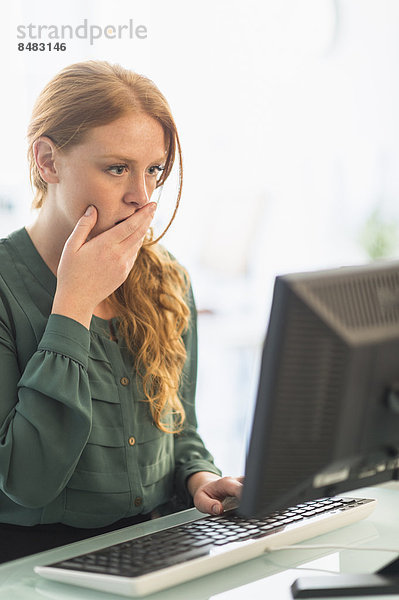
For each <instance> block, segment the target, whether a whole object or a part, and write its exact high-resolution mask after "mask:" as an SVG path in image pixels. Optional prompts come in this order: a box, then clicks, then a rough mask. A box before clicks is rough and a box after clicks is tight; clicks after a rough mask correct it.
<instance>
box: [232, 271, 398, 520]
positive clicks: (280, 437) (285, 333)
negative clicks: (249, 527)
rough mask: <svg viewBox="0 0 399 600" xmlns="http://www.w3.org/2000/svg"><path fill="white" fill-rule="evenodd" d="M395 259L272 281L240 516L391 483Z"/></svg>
mask: <svg viewBox="0 0 399 600" xmlns="http://www.w3.org/2000/svg"><path fill="white" fill-rule="evenodd" d="M398 467H399V262H381V263H380V262H376V263H371V264H369V265H363V266H360V267H345V268H340V269H330V270H326V271H318V272H313V273H301V274H293V275H286V276H281V277H277V278H276V281H275V287H274V295H273V302H272V309H271V315H270V321H269V326H268V332H267V336H266V340H265V343H264V348H263V354H262V363H261V371H260V380H259V386H258V395H257V401H256V407H255V411H254V419H253V426H252V434H251V440H250V444H249V450H248V454H247V460H246V469H245V486H244V489H243V496H242V500H241V502H240V508H239V510H240V512H241V513H242V514H243V515H244V516H262V515H267V514H268V513H270V512H272V511H274V510H280V509H283V508H286V507H289V506H293V505H295V504H298V503H301V502H305V501H308V500H313V499H316V498H320V497H324V496H332V495H335V494H338V493H342V492H345V491H348V490H352V489H357V488H360V487H364V486H369V485H375V484H377V483H380V482H383V481H387V480H390V479H397V478H398Z"/></svg>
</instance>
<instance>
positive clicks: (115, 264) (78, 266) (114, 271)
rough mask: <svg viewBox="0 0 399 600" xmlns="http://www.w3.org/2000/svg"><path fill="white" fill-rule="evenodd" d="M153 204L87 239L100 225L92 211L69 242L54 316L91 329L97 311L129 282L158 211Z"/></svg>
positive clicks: (59, 274) (61, 266)
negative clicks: (59, 316) (146, 235)
mask: <svg viewBox="0 0 399 600" xmlns="http://www.w3.org/2000/svg"><path fill="white" fill-rule="evenodd" d="M156 206H157V205H156V204H155V202H149V203H148V204H146V205H145V206H143V207H142V208H140V209H139V210H137V211H136V212H135V213H134V214H133V215H131V216H130V217H128V218H127V219H126V220H125V221H123V222H122V223H119V224H118V225H115V226H114V227H111V229H108V230H107V231H104V232H103V233H100V234H99V235H97V236H96V237H94V238H92V239H91V240H89V241H86V240H87V237H88V235H89V233H90V231H91V230H92V229H93V227H94V226H95V224H96V221H97V209H96V208H95V207H94V206H91V207H88V209H87V211H86V213H85V214H84V215H83V216H82V217H81V218H80V219H79V221H78V222H77V224H76V226H75V228H74V230H73V231H72V233H71V235H70V236H69V238H68V239H67V241H66V242H65V246H64V249H63V251H62V255H61V259H60V262H59V265H58V269H57V289H56V293H55V296H54V302H53V307H52V311H51V312H52V313H56V314H61V315H65V316H67V317H70V318H72V319H75V320H76V321H78V322H80V323H81V324H82V325H84V326H85V327H87V329H89V327H90V321H91V317H92V315H93V311H94V309H95V308H96V306H97V305H98V304H100V302H102V301H103V300H105V298H107V297H108V296H109V295H110V294H112V292H114V291H115V290H116V289H117V288H118V287H119V286H120V285H122V283H123V282H124V281H125V280H126V278H127V276H128V275H129V273H130V271H131V270H132V268H133V265H134V262H135V260H136V257H137V253H138V251H139V249H140V247H141V245H142V243H143V240H144V237H145V234H146V232H147V230H148V228H149V226H150V223H151V221H152V218H153V216H154V213H155V210H156Z"/></svg>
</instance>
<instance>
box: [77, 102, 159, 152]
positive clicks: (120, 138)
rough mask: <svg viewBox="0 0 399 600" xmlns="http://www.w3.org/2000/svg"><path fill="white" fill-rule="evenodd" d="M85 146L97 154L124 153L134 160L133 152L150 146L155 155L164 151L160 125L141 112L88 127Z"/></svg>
mask: <svg viewBox="0 0 399 600" xmlns="http://www.w3.org/2000/svg"><path fill="white" fill-rule="evenodd" d="M83 143H84V145H86V146H91V147H92V149H93V150H95V151H96V154H101V155H103V156H105V155H114V156H124V157H125V158H130V159H131V160H134V158H135V157H134V156H131V155H132V152H133V151H134V150H135V149H137V150H138V151H140V150H144V149H151V151H152V152H153V153H155V154H156V155H157V157H158V158H161V157H164V156H165V152H166V144H165V135H164V130H163V127H162V125H161V124H160V123H159V122H158V121H157V120H155V119H153V118H152V117H150V116H148V115H146V114H144V113H132V114H129V115H125V116H124V117H120V118H119V119H116V120H115V121H112V122H111V123H107V124H106V125H100V126H98V127H93V128H92V129H90V130H88V131H87V133H86V135H85V137H84V142H83Z"/></svg>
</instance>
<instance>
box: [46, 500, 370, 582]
mask: <svg viewBox="0 0 399 600" xmlns="http://www.w3.org/2000/svg"><path fill="white" fill-rule="evenodd" d="M368 502H370V500H365V499H355V498H323V499H320V500H317V501H313V502H305V503H303V504H298V505H296V506H294V507H292V508H289V509H287V510H283V511H280V512H274V513H272V514H270V515H268V516H267V517H266V518H263V519H245V518H243V517H241V516H239V515H238V514H237V513H236V512H235V511H229V512H226V513H224V514H223V515H221V516H217V517H213V516H207V517H204V518H202V519H199V520H196V521H192V522H189V523H184V524H183V525H178V526H176V527H171V528H170V529H165V530H162V531H158V532H156V533H153V534H150V535H145V536H142V537H138V538H135V539H132V540H129V541H127V542H123V543H119V544H115V545H112V546H108V547H106V548H103V549H102V550H97V551H95V552H90V553H87V554H82V555H80V556H76V557H74V558H70V559H68V560H64V561H61V562H58V563H55V564H52V565H49V567H50V568H56V569H66V570H73V571H81V572H85V573H101V574H104V575H113V576H115V575H116V576H121V577H139V576H141V575H145V574H148V573H151V572H154V571H158V570H160V569H165V568H167V567H171V566H173V565H176V564H179V563H184V562H186V561H189V560H192V559H194V558H199V557H202V556H206V555H208V554H209V553H210V551H211V550H212V549H213V548H221V547H222V546H227V545H228V544H231V543H233V542H242V541H245V540H250V539H259V538H263V537H265V536H268V535H271V534H275V533H278V532H280V531H283V530H285V529H286V528H287V527H288V526H290V525H292V524H295V523H298V524H301V523H304V522H305V521H306V520H310V519H313V518H314V517H317V516H321V515H327V514H328V513H338V512H343V511H347V510H350V509H353V508H354V507H357V506H360V505H362V504H364V503H368Z"/></svg>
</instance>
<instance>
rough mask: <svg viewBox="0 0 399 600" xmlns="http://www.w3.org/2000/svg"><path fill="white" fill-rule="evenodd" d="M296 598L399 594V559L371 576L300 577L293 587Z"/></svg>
mask: <svg viewBox="0 0 399 600" xmlns="http://www.w3.org/2000/svg"><path fill="white" fill-rule="evenodd" d="M291 591H292V595H293V597H294V598H338V597H342V596H346V597H351V596H385V595H390V594H399V558H396V559H395V560H393V561H392V562H390V563H388V564H387V565H386V566H385V567H382V569H380V570H379V571H377V573H375V574H370V575H367V574H365V575H334V576H333V577H329V576H328V577H300V578H299V579H297V580H296V581H294V583H293V584H292V586H291Z"/></svg>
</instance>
